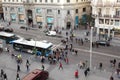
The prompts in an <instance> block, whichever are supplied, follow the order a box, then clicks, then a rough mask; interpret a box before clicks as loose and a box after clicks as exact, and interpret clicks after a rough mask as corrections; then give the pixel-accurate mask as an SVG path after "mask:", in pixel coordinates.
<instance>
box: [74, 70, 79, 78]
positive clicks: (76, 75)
mask: <svg viewBox="0 0 120 80" xmlns="http://www.w3.org/2000/svg"><path fill="white" fill-rule="evenodd" d="M74 75H75V78H78V70H76V71H75V74H74Z"/></svg>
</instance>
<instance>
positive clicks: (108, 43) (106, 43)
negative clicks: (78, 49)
mask: <svg viewBox="0 0 120 80" xmlns="http://www.w3.org/2000/svg"><path fill="white" fill-rule="evenodd" d="M96 44H98V45H103V46H110V41H106V40H98V41H96Z"/></svg>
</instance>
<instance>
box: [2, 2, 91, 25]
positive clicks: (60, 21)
mask: <svg viewBox="0 0 120 80" xmlns="http://www.w3.org/2000/svg"><path fill="white" fill-rule="evenodd" d="M23 1H26V0H23ZM23 1H22V2H21V0H18V2H17V0H15V2H9V0H6V2H4V0H2V3H3V8H4V13H5V14H4V18H5V19H6V21H10V20H11V17H10V13H11V12H10V8H11V6H13V7H14V8H15V12H13V13H15V14H16V23H21V22H19V14H23V15H24V17H25V19H24V22H23V23H25V24H28V21H27V20H28V18H27V10H29V9H30V10H32V12H33V13H32V14H33V15H32V16H33V24H35V25H36V24H37V22H36V16H37V15H39V16H42V17H43V20H42V23H43V24H42V26H43V27H44V26H46V25H47V20H46V18H47V16H51V17H53V18H54V23H53V27H57V26H58V27H66V21H65V20H66V18H67V10H70V15H71V18H72V20H73V21H72V27H74V25H75V23H74V22H75V16H79V18H81V16H82V15H83V14H84V13H83V11H82V9H83V8H84V7H86V14H89V13H91V12H90V9H89V8H90V2H88V1H87V0H85V1H81V0H78V2H77V3H76V0H70V3H67V2H66V0H60V2H59V3H58V2H57V0H53V3H51V0H48V2H47V3H46V2H45V0H42V2H39V0H37V2H35V0H33V1H32V0H31V1H30V5H31V6H30V7H29V6H28V7H25V6H27V4H28V3H25V4H23ZM32 2H33V3H34V5H32ZM7 3H8V4H7ZM9 3H11V4H9ZM75 4H76V5H75ZM9 6H10V7H9ZM5 7H7V9H8V10H7V11H5ZM18 7H23V8H24V12H23V13H20V12H18ZM37 8H41V9H42V13H41V14H38V13H36V9H37ZM47 9H51V10H52V13H51V14H47ZM76 9H79V12H78V14H76V13H75V10H76ZM58 10H60V14H58Z"/></svg>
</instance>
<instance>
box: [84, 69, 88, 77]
mask: <svg viewBox="0 0 120 80" xmlns="http://www.w3.org/2000/svg"><path fill="white" fill-rule="evenodd" d="M84 75H85V77H87V75H88V71H87V69H86V70H85V71H84Z"/></svg>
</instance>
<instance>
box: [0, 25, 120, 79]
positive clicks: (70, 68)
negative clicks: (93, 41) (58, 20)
mask: <svg viewBox="0 0 120 80" xmlns="http://www.w3.org/2000/svg"><path fill="white" fill-rule="evenodd" d="M2 25H6V23H2ZM20 26H26V25H25V24H15V23H12V24H11V25H10V27H12V28H17V29H19V27H20ZM35 29H37V28H35ZM66 31H67V30H64V31H62V32H63V33H62V35H65V32H66ZM85 31H87V30H81V31H79V30H76V31H75V35H76V36H77V37H80V38H84V33H85ZM115 40H116V39H115ZM115 40H114V45H115V46H119V45H118V43H119V39H117V40H116V41H115ZM14 53H16V54H19V52H14ZM22 56H23V61H24V62H23V63H22V64H21V65H20V67H21V72H20V78H21V79H22V78H23V77H24V76H25V75H26V74H28V73H29V72H30V71H32V70H34V69H36V68H38V69H41V62H40V58H39V57H38V58H35V57H34V56H33V55H29V54H22ZM26 59H29V60H30V63H31V65H30V71H27V70H26V66H25V62H26ZM62 63H63V68H64V69H63V70H59V69H58V64H56V65H49V64H48V63H47V62H46V63H45V64H44V66H45V70H48V71H49V73H50V79H49V80H109V78H110V76H111V75H113V77H114V80H120V79H119V78H118V77H117V75H116V72H115V71H114V72H113V73H111V72H109V71H106V70H102V71H100V70H99V69H96V68H93V70H92V71H91V72H90V73H89V75H88V77H85V76H84V69H79V68H78V66H77V64H76V63H70V64H65V63H64V62H62ZM0 69H4V71H5V72H6V73H7V76H8V80H16V79H15V78H16V73H17V63H16V60H15V58H12V57H11V55H10V54H9V53H7V52H3V53H2V54H0ZM76 69H78V70H79V78H78V79H76V78H75V77H74V72H75V71H76ZM0 80H1V79H0Z"/></svg>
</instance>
